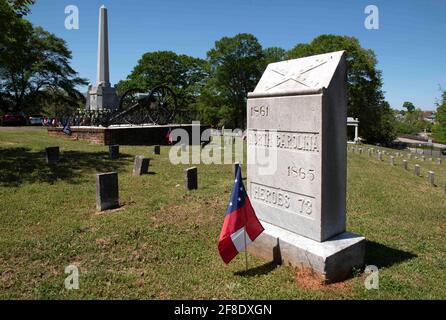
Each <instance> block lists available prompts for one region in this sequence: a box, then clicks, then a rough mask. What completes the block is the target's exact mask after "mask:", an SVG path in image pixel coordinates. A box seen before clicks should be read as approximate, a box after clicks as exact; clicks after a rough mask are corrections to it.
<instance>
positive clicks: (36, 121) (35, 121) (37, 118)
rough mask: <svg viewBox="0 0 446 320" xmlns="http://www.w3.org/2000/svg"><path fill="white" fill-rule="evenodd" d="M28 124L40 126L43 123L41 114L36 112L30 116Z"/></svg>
mask: <svg viewBox="0 0 446 320" xmlns="http://www.w3.org/2000/svg"><path fill="white" fill-rule="evenodd" d="M29 124H30V125H31V126H41V125H42V124H43V116H42V115H41V114H36V115H32V116H30V117H29Z"/></svg>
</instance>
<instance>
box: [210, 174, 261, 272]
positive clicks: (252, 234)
mask: <svg viewBox="0 0 446 320" xmlns="http://www.w3.org/2000/svg"><path fill="white" fill-rule="evenodd" d="M263 230H264V229H263V227H262V225H261V224H260V221H259V219H257V216H256V214H255V212H254V209H253V208H252V206H251V202H250V201H249V197H248V195H247V193H246V189H245V187H244V185H243V181H242V173H241V167H240V166H238V168H237V174H236V178H235V181H234V188H233V189H232V194H231V200H230V201H229V205H228V209H227V210H226V215H225V220H224V222H223V227H222V229H221V233H220V240H219V242H218V251H219V252H220V256H221V257H222V259H223V261H224V262H225V263H226V264H228V263H229V262H230V261H231V260H232V259H233V258H234V257H235V256H236V255H237V254H238V253H239V252H241V251H243V250H245V249H246V246H247V245H249V244H250V243H251V242H252V241H254V240H255V239H256V238H257V237H258V236H259V235H260V234H261V233H262V232H263Z"/></svg>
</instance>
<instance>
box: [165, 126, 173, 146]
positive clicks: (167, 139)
mask: <svg viewBox="0 0 446 320" xmlns="http://www.w3.org/2000/svg"><path fill="white" fill-rule="evenodd" d="M164 142H165V143H167V144H172V142H173V141H172V128H169V131H167V133H166V135H165V136H164Z"/></svg>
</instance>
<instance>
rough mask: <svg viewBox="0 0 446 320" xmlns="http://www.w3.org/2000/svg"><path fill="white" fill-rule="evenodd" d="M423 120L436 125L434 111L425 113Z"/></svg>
mask: <svg viewBox="0 0 446 320" xmlns="http://www.w3.org/2000/svg"><path fill="white" fill-rule="evenodd" d="M423 120H425V121H428V122H430V123H435V113H434V111H423Z"/></svg>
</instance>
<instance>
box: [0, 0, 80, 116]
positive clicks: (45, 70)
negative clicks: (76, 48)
mask: <svg viewBox="0 0 446 320" xmlns="http://www.w3.org/2000/svg"><path fill="white" fill-rule="evenodd" d="M32 2H33V1H26V0H22V1H5V0H0V15H1V16H2V17H3V16H5V17H7V20H8V21H9V22H10V23H11V24H9V25H8V27H7V32H6V33H5V34H3V36H2V37H1V39H0V41H1V44H2V46H3V49H2V50H1V51H0V66H1V68H0V108H1V110H2V111H3V112H6V111H9V110H10V111H19V110H23V111H25V112H26V111H28V112H33V111H35V110H40V109H42V108H43V105H40V104H39V102H42V101H45V100H46V101H48V99H50V98H51V97H52V95H48V93H49V92H51V90H47V89H50V88H51V89H58V90H63V91H64V94H65V95H66V97H67V98H68V99H70V100H71V101H72V103H73V104H77V103H78V102H79V101H80V100H83V95H82V94H81V93H80V92H79V91H78V90H77V89H76V87H77V86H78V85H83V84H86V81H85V80H84V79H81V78H79V77H77V73H76V71H74V70H73V69H72V68H71V66H70V60H71V58H72V55H71V52H70V51H69V50H68V48H67V45H66V43H65V41H64V40H62V39H60V38H58V37H56V36H55V35H54V34H52V33H49V32H47V31H45V30H44V29H43V28H41V27H35V28H34V27H33V26H32V25H31V23H29V22H28V21H26V20H25V19H23V18H22V15H23V14H25V13H27V12H28V11H29V9H28V7H27V4H30V3H32ZM45 95H46V97H45Z"/></svg>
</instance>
